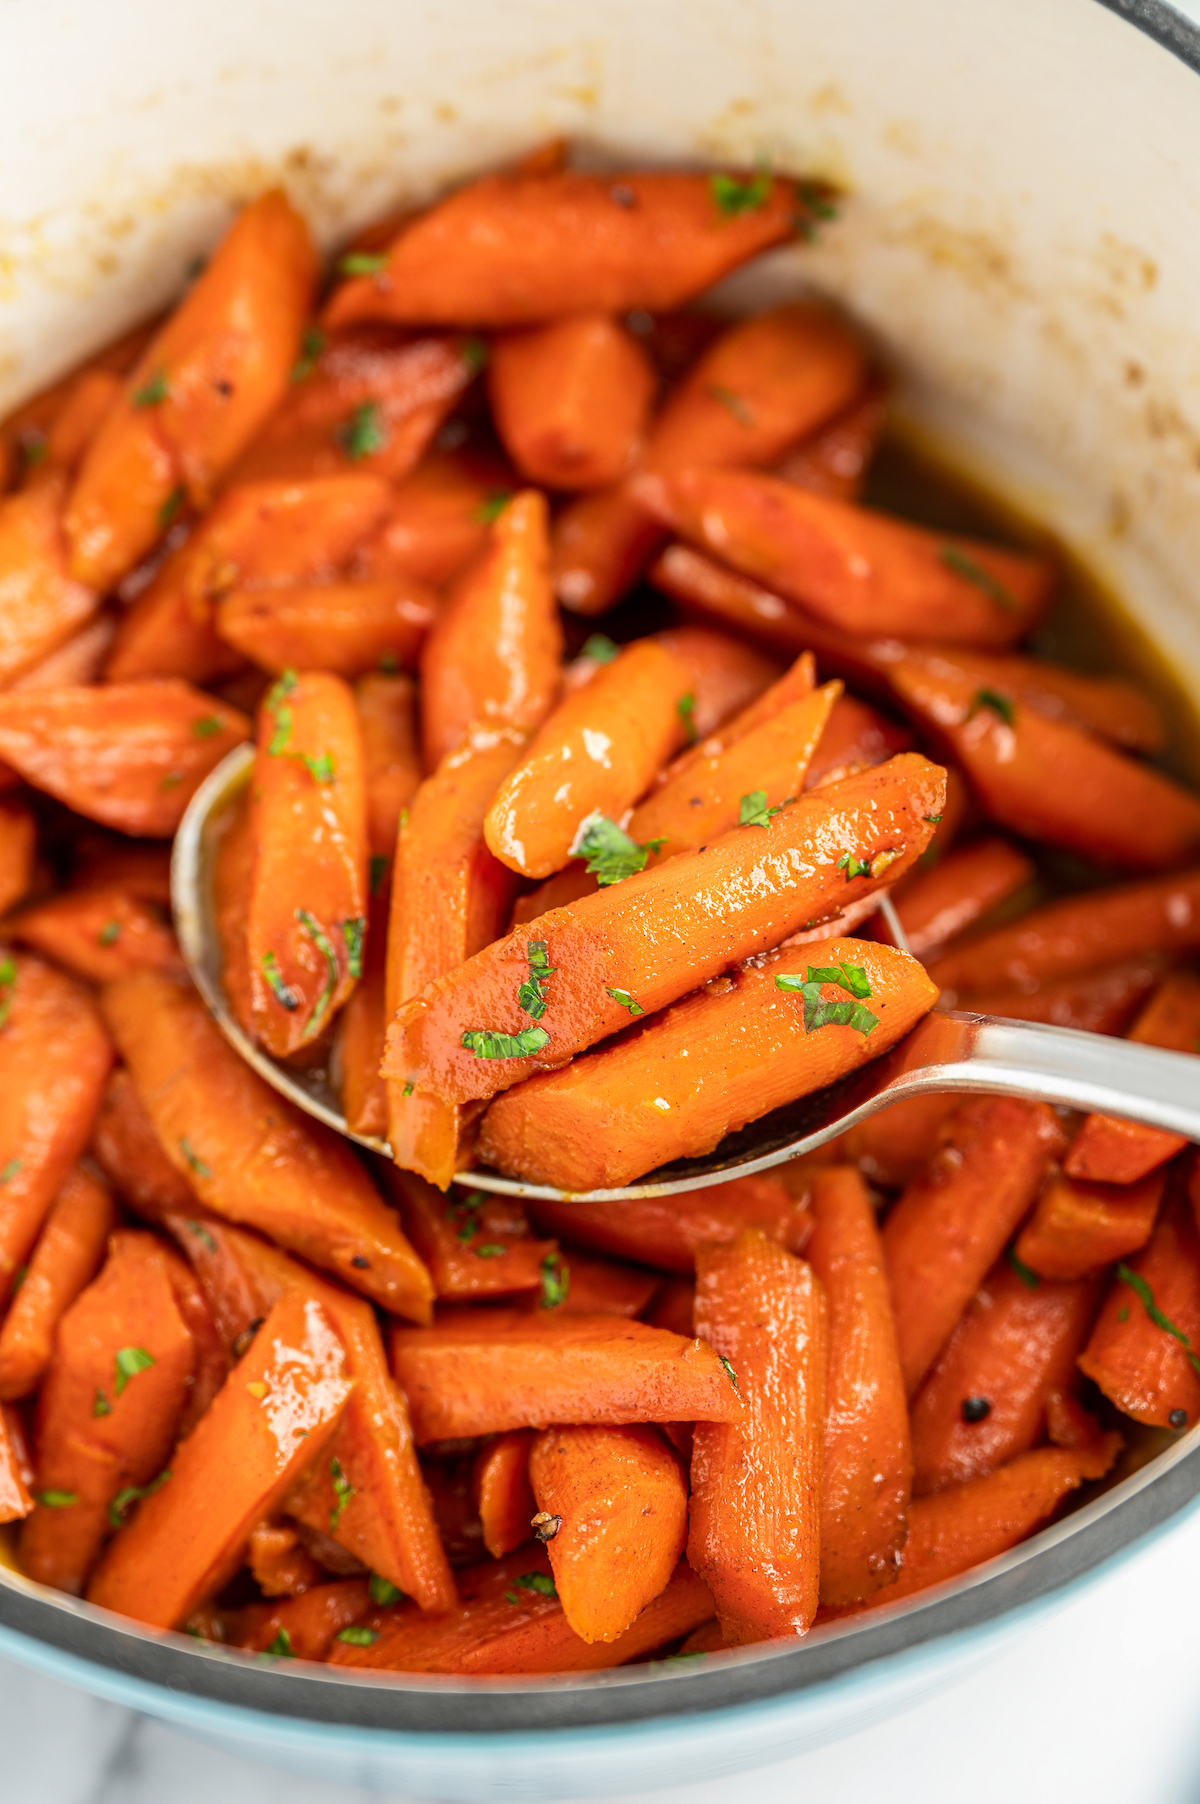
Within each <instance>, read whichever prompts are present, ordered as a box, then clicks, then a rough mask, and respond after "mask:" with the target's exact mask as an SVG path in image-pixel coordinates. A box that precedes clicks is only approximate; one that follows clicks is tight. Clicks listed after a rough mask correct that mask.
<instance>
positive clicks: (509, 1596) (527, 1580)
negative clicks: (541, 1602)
mask: <svg viewBox="0 0 1200 1804" xmlns="http://www.w3.org/2000/svg"><path fill="white" fill-rule="evenodd" d="M513 1583H514V1584H515V1585H517V1586H518V1587H519V1588H520V1590H522V1591H536V1592H537V1594H538V1596H539V1597H557V1596H558V1591H557V1590H556V1588H555V1584H554V1580H553V1579H552V1578H548V1577H547V1576H546V1574H545V1573H544V1572H523V1573H522V1574H521V1576H520V1578H519V1579H514V1580H513ZM504 1600H505V1602H506V1603H510V1604H519V1603H520V1601H521V1600H520V1598H519V1597H518V1596H517V1594H516V1592H515V1591H506V1592H505V1593H504Z"/></svg>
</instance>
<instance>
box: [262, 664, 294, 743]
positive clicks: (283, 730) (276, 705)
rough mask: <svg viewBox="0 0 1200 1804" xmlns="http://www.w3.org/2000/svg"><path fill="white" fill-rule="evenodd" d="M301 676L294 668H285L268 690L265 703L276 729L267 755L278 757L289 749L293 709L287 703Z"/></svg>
mask: <svg viewBox="0 0 1200 1804" xmlns="http://www.w3.org/2000/svg"><path fill="white" fill-rule="evenodd" d="M298 682H299V678H298V677H297V675H296V672H295V671H294V670H285V671H284V672H283V675H282V676H281V677H280V678H279V679H278V681H277V682H275V683H272V685H271V687H270V689H268V691H267V699H266V701H265V702H264V703H263V706H264V708H265V709H266V711H267V713H268V714H269V715H270V716H271V719H272V720H273V721H274V722H275V731H274V732H273V733H272V735H271V738H270V740H269V742H268V744H267V757H268V758H278V757H279V756H280V755H281V753H283V752H285V751H286V750H287V745H288V741H289V739H290V738H291V736H292V710H291V709H290V708H289V707H287V706H286V705H285V704H286V702H287V698H288V696H289V695H292V694H293V693H294V692H295V689H296V685H297V683H298Z"/></svg>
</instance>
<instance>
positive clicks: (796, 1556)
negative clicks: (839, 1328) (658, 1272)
mask: <svg viewBox="0 0 1200 1804" xmlns="http://www.w3.org/2000/svg"><path fill="white" fill-rule="evenodd" d="M696 1326H697V1329H698V1331H699V1333H701V1334H702V1335H704V1337H705V1338H706V1339H707V1340H709V1341H711V1343H712V1345H713V1346H714V1347H715V1348H716V1350H717V1352H718V1353H719V1354H720V1356H721V1359H722V1362H723V1363H724V1364H725V1365H726V1369H727V1370H729V1371H730V1373H731V1376H732V1378H733V1381H734V1382H735V1383H736V1385H737V1389H738V1395H739V1396H740V1397H741V1399H742V1402H743V1405H744V1411H745V1413H744V1416H743V1418H742V1420H741V1421H735V1422H709V1421H697V1423H696V1438H695V1450H694V1452H693V1454H692V1503H691V1522H690V1528H689V1533H688V1559H689V1561H690V1562H691V1564H692V1566H693V1567H695V1569H696V1571H697V1572H698V1573H699V1574H700V1575H701V1577H702V1578H703V1579H704V1580H705V1582H706V1584H707V1585H708V1587H709V1589H710V1590H711V1592H712V1594H713V1597H714V1598H715V1600H716V1605H717V1615H718V1617H719V1618H720V1622H721V1628H722V1630H723V1632H724V1635H725V1640H726V1641H727V1643H728V1644H729V1645H730V1646H731V1647H737V1646H741V1645H743V1644H744V1643H746V1642H751V1641H764V1640H767V1639H769V1638H771V1637H773V1636H776V1635H803V1634H804V1632H805V1630H806V1629H807V1628H808V1626H809V1624H810V1623H811V1621H812V1619H813V1616H814V1615H815V1614H816V1609H817V1592H818V1584H819V1576H820V1557H821V1556H820V1537H821V1482H822V1429H823V1424H824V1418H825V1366H826V1358H827V1328H826V1308H825V1296H824V1292H823V1290H822V1288H821V1285H820V1282H819V1281H818V1279H817V1278H816V1277H815V1276H814V1275H813V1272H812V1269H811V1267H809V1266H807V1265H805V1264H804V1262H803V1261H802V1260H800V1259H794V1258H793V1257H792V1255H791V1254H790V1253H785V1252H784V1251H783V1249H782V1247H778V1246H775V1245H774V1244H773V1243H772V1242H771V1241H769V1240H767V1239H766V1237H765V1235H762V1234H759V1233H758V1232H757V1231H756V1230H755V1229H753V1228H748V1229H746V1231H745V1232H744V1233H742V1234H740V1235H739V1236H738V1238H737V1239H736V1240H735V1241H733V1242H732V1244H731V1245H729V1246H727V1247H719V1248H705V1249H702V1250H701V1252H700V1254H699V1255H698V1257H697V1261H696Z"/></svg>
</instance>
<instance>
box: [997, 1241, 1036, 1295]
mask: <svg viewBox="0 0 1200 1804" xmlns="http://www.w3.org/2000/svg"><path fill="white" fill-rule="evenodd" d="M1004 1257H1005V1258H1006V1259H1007V1260H1008V1263H1009V1265H1010V1266H1011V1267H1012V1269H1013V1271H1014V1272H1016V1274H1017V1276H1018V1278H1019V1279H1020V1280H1021V1282H1022V1284H1023V1285H1024V1286H1025V1288H1026V1290H1036V1289H1037V1287H1038V1285H1039V1284H1040V1283H1041V1279H1040V1278H1039V1277H1038V1275H1037V1273H1036V1272H1035V1271H1034V1269H1033V1267H1032V1266H1031V1265H1026V1263H1025V1261H1024V1260H1023V1259H1018V1258H1017V1254H1016V1249H1015V1248H1014V1247H1009V1249H1008V1251H1007V1253H1005V1255H1004Z"/></svg>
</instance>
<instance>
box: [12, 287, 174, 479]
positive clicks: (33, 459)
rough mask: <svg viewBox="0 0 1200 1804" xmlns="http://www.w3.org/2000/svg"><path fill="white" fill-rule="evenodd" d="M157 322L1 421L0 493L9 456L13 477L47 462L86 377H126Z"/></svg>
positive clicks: (104, 350) (115, 342) (125, 334)
mask: <svg viewBox="0 0 1200 1804" xmlns="http://www.w3.org/2000/svg"><path fill="white" fill-rule="evenodd" d="M158 327H159V321H158V320H157V319H152V320H142V321H140V322H139V323H138V324H137V325H136V326H134V327H132V328H131V329H130V330H129V331H128V332H123V333H122V334H121V336H120V337H119V338H116V339H114V340H113V341H112V342H111V343H110V344H107V345H105V346H104V347H103V348H102V349H101V350H99V351H97V352H95V353H94V354H93V355H92V356H91V357H89V358H88V360H87V361H86V363H84V364H82V365H80V366H78V367H77V368H76V369H73V370H71V371H69V372H68V373H67V375H65V376H61V377H60V378H59V380H58V381H57V382H52V383H50V384H49V386H48V387H46V388H42V389H39V390H38V392H37V393H36V394H34V395H31V396H30V398H29V400H27V401H23V402H22V403H21V405H20V407H18V408H15V409H14V410H13V412H12V413H10V414H8V415H7V417H6V418H5V419H4V420H2V421H0V489H2V488H3V487H4V470H5V467H6V453H7V454H8V458H9V459H11V463H12V466H13V474H14V475H16V474H18V473H19V474H23V475H29V474H31V473H33V472H36V471H37V469H38V468H39V467H40V465H41V463H42V462H43V461H44V457H45V451H46V443H47V439H48V437H49V434H50V433H51V431H52V430H53V427H54V423H55V421H56V420H57V419H58V418H59V416H60V415H61V413H62V411H63V408H64V407H65V405H66V403H67V402H68V401H69V400H70V398H71V395H72V393H73V392H74V390H75V388H76V387H77V385H78V384H79V382H80V380H81V378H82V376H83V375H85V374H90V373H91V372H93V371H95V370H102V371H105V372H107V373H111V374H113V375H117V376H124V375H126V374H127V373H128V372H129V370H130V369H132V367H133V365H134V364H135V363H136V362H137V360H138V358H139V357H140V356H141V354H142V352H143V351H144V350H145V348H146V346H147V344H149V342H150V340H151V338H152V337H153V335H154V333H155V332H156V331H157V330H158Z"/></svg>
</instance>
